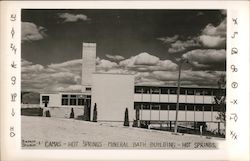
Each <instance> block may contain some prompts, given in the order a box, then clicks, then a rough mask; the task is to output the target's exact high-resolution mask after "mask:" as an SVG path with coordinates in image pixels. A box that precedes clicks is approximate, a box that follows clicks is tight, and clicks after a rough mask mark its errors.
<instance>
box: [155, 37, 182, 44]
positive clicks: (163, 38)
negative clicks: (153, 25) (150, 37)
mask: <svg viewBox="0 0 250 161" xmlns="http://www.w3.org/2000/svg"><path fill="white" fill-rule="evenodd" d="M178 38H179V35H174V36H172V37H160V38H157V40H160V41H162V42H163V43H166V44H169V43H173V42H175V41H177V40H178Z"/></svg>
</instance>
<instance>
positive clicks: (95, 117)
mask: <svg viewBox="0 0 250 161" xmlns="http://www.w3.org/2000/svg"><path fill="white" fill-rule="evenodd" d="M93 122H97V108H96V103H95V105H94V111H93Z"/></svg>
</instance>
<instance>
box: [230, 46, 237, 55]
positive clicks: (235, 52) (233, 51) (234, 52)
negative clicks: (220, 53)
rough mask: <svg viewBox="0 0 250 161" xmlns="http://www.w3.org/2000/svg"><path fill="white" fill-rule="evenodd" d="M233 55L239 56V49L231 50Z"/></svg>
mask: <svg viewBox="0 0 250 161" xmlns="http://www.w3.org/2000/svg"><path fill="white" fill-rule="evenodd" d="M231 54H232V55H234V54H238V49H237V48H235V47H234V48H232V49H231Z"/></svg>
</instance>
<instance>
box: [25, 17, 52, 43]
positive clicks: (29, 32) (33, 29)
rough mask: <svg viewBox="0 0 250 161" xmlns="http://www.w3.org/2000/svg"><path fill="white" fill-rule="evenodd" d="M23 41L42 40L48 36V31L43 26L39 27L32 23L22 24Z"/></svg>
mask: <svg viewBox="0 0 250 161" xmlns="http://www.w3.org/2000/svg"><path fill="white" fill-rule="evenodd" d="M21 30H22V31H21V40H22V42H24V41H37V40H42V39H44V38H45V37H47V35H46V31H47V29H46V28H44V27H42V26H37V25H36V24H34V23H31V22H22V23H21Z"/></svg>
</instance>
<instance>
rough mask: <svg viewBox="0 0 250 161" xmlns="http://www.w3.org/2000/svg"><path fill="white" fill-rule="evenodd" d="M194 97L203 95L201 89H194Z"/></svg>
mask: <svg viewBox="0 0 250 161" xmlns="http://www.w3.org/2000/svg"><path fill="white" fill-rule="evenodd" d="M195 95H203V90H202V89H196V90H195Z"/></svg>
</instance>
